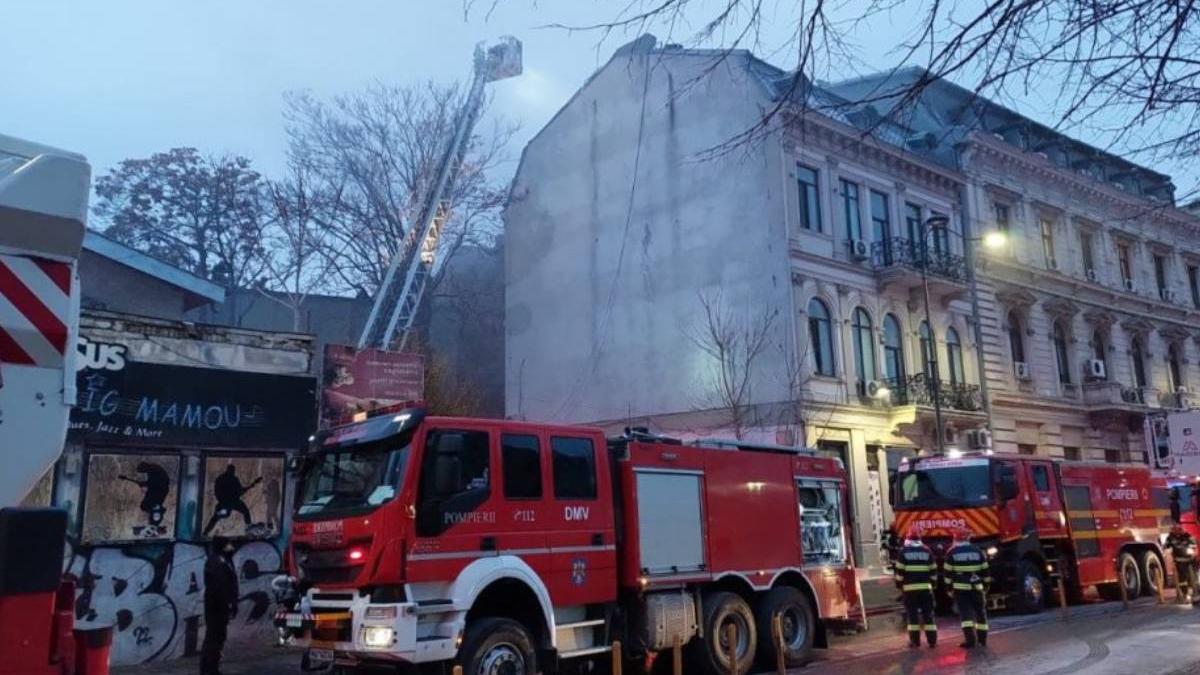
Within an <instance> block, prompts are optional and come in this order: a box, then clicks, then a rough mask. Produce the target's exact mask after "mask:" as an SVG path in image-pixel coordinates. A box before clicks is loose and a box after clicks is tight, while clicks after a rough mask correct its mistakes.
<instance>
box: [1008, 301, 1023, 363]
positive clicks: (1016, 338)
mask: <svg viewBox="0 0 1200 675" xmlns="http://www.w3.org/2000/svg"><path fill="white" fill-rule="evenodd" d="M1008 348H1009V349H1010V350H1011V351H1012V359H1013V362H1014V363H1024V362H1025V336H1024V335H1022V334H1021V318H1020V317H1018V316H1017V313H1016V312H1009V313H1008Z"/></svg>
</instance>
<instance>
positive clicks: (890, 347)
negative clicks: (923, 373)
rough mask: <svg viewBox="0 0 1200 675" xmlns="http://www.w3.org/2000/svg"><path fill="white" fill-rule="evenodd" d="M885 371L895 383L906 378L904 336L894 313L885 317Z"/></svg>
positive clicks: (888, 377)
mask: <svg viewBox="0 0 1200 675" xmlns="http://www.w3.org/2000/svg"><path fill="white" fill-rule="evenodd" d="M883 371H884V374H885V376H886V377H887V379H889V380H891V381H892V382H894V383H897V384H898V383H899V382H900V380H903V379H904V337H903V334H902V333H901V332H900V322H899V321H897V320H896V317H895V315H892V314H888V315H887V316H885V317H883Z"/></svg>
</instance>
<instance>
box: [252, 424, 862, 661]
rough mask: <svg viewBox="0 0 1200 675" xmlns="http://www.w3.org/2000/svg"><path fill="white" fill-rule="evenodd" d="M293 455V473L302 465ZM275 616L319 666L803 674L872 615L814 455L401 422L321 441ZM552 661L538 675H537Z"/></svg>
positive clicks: (833, 487) (824, 465)
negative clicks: (657, 663)
mask: <svg viewBox="0 0 1200 675" xmlns="http://www.w3.org/2000/svg"><path fill="white" fill-rule="evenodd" d="M297 464H300V463H299V462H298V463H297ZM292 468H293V469H295V470H298V471H299V472H300V488H299V495H298V497H297V504H298V507H297V511H296V517H295V524H294V527H293V531H292V539H291V542H290V546H289V558H290V561H291V562H290V565H291V570H292V575H293V577H294V582H295V583H296V584H298V585H299V587H300V589H301V598H302V599H301V600H300V601H299V604H298V607H297V608H296V609H295V610H293V611H284V612H281V613H280V614H278V615H277V616H276V623H277V625H279V626H280V627H281V628H282V629H283V630H285V631H286V632H287V633H289V634H290V635H291V637H292V639H293V643H294V644H296V645H298V646H301V647H304V648H306V649H307V650H308V651H307V659H306V660H307V661H308V662H309V664H310V666H315V665H317V664H318V663H320V662H329V661H333V662H334V663H335V664H336V665H337V666H338V667H339V668H343V669H345V670H353V669H354V668H355V667H356V666H360V665H371V664H402V663H436V662H454V663H457V664H461V665H463V666H464V670H465V671H466V672H469V673H473V674H474V673H486V674H488V675H493V674H499V673H517V674H525V673H528V674H530V675H532V674H533V673H536V672H542V671H544V672H556V671H557V669H558V667H559V663H560V662H564V664H565V663H568V662H569V660H572V659H579V660H578V661H574V662H575V663H581V662H583V661H582V660H583V659H586V658H588V657H592V658H597V659H601V658H607V657H606V656H605V655H606V654H607V653H609V652H610V651H611V644H612V642H613V641H614V640H619V641H621V643H622V644H623V645H624V650H623V651H624V655H625V656H626V657H632V658H637V659H644V660H653V658H654V656H655V654H656V653H658V652H661V651H663V650H670V649H671V648H672V647H673V645H674V644H675V643H676V641H678V642H679V644H683V645H686V646H687V651H688V653H689V658H691V659H694V661H693V663H694V664H695V665H693V666H689V668H688V670H687V671H686V672H700V671H704V672H709V673H726V672H731V670H732V669H731V667H730V666H731V663H730V658H729V656H728V655H729V651H730V649H729V647H730V645H729V644H728V642H727V639H728V634H727V633H726V631H727V630H728V627H729V626H732V627H733V628H734V635H735V636H736V638H735V640H736V642H735V645H736V646H735V651H736V654H737V669H738V672H741V673H744V672H748V669H749V667H750V665H751V663H752V661H754V660H755V659H756V658H763V659H768V660H771V662H772V663H773V662H774V661H773V659H774V658H775V656H776V654H775V646H774V645H775V644H776V643H775V641H773V640H771V639H769V636H770V634H771V630H772V628H771V627H772V625H773V622H774V619H775V617H779V619H780V624H781V627H782V634H783V640H782V643H783V645H784V648H783V652H784V657H785V659H786V660H787V662H788V663H790V664H793V665H794V664H799V663H802V662H803V661H805V660H806V658H807V657H808V656H809V653H810V650H811V648H812V647H813V646H814V644H815V645H816V646H821V645H822V644H823V639H824V632H825V628H826V627H827V626H828V625H829V624H830V623H831V622H846V623H847V624H850V625H863V623H864V622H865V613H864V610H863V607H862V603H861V601H860V589H859V586H858V582H857V577H856V575H855V571H854V566H853V559H852V557H851V554H850V550H849V547H848V537H847V517H846V508H845V504H846V494H847V493H846V474H845V472H844V470H843V467H842V466H841V464H840V462H839V461H838V460H835V459H831V458H826V457H822V456H819V455H817V454H816V453H815V452H809V451H803V450H797V449H794V448H780V447H773V446H748V445H743V444H739V443H731V442H721V441H709V442H698V443H693V444H684V443H681V442H680V441H678V440H672V439H668V438H663V437H658V436H650V435H648V434H645V433H644V432H639V431H631V432H627V433H626V435H625V436H623V437H621V438H617V439H612V440H606V439H605V437H604V435H603V433H602V432H601V430H599V429H594V428H587V427H577V426H550V425H542V424H532V423H525V422H517V421H504V420H481V419H460V418H446V417H432V416H426V415H425V413H424V412H423V411H422V410H421V409H420V408H409V409H405V410H401V411H389V412H385V413H384V414H377V415H376V416H374V417H372V418H371V419H368V420H365V421H362V422H358V423H353V424H349V425H345V426H341V427H337V428H334V429H332V430H330V431H327V432H322V433H319V434H317V435H316V436H314V437H313V439H312V443H311V447H310V451H309V452H308V453H307V454H306V456H305V457H304V458H303V462H302V466H293V467H292ZM539 669H540V670H539Z"/></svg>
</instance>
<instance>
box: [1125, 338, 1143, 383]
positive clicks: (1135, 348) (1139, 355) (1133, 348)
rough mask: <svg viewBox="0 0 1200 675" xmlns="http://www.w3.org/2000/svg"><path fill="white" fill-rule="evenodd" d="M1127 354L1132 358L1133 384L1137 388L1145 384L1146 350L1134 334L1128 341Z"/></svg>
mask: <svg viewBox="0 0 1200 675" xmlns="http://www.w3.org/2000/svg"><path fill="white" fill-rule="evenodd" d="M1129 356H1130V358H1132V359H1133V384H1134V385H1135V386H1137V387H1139V388H1140V387H1144V386H1146V350H1145V349H1143V348H1142V339H1141V338H1140V337H1137V336H1134V338H1133V340H1132V341H1130V343H1129Z"/></svg>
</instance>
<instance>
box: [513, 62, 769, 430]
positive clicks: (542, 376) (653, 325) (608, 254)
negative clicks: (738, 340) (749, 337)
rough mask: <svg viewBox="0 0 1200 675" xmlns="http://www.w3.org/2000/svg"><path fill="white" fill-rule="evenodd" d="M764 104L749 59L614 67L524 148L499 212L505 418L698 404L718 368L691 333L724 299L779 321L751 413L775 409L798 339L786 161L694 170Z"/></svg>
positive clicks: (756, 154) (725, 157) (572, 417)
mask: <svg viewBox="0 0 1200 675" xmlns="http://www.w3.org/2000/svg"><path fill="white" fill-rule="evenodd" d="M710 69H711V72H708V71H709V70H710ZM647 78H648V79H647ZM765 104H766V103H765V100H764V90H763V89H762V85H761V83H760V82H758V81H757V80H755V79H754V77H753V75H751V73H750V72H749V71H748V70H746V68H745V60H744V57H742V56H736V55H735V56H734V57H732V58H730V59H728V60H727V61H725V62H722V63H715V62H714V60H713V57H710V56H703V55H690V54H672V53H670V52H666V53H664V52H661V51H656V52H651V53H641V54H630V53H618V54H617V55H616V56H615V57H614V58H613V60H612V61H610V62H609V63H608V64H607V65H606V66H605V67H604V68H602V69H601V70H600V71H599V72H598V73H596V74H595V75H594V76H593V78H592V79H591V80H589V82H588V83H587V84H585V85H584V87H583V88H582V89H581V90H580V91H579V92H578V93H576V95H575V96H574V97H573V98H572V99H571V101H570V102H569V103H568V104H567V105H566V107H565V108H564V109H563V110H562V111H560V113H559V114H558V115H557V116H556V117H555V118H554V120H552V121H551V122H550V124H549V125H548V126H547V127H546V128H545V129H543V130H542V132H541V133H540V134H539V135H538V136H537V137H536V138H535V139H534V140H533V141H532V142H531V143H530V144H529V146H528V147H527V148H526V150H525V153H524V156H523V158H522V162H521V165H520V168H519V170H518V172H517V175H516V178H515V180H514V184H513V188H512V194H511V197H510V202H509V205H508V207H507V209H506V211H505V221H506V228H507V229H506V278H507V286H506V355H505V358H506V396H505V399H506V408H507V412H508V414H509V415H513V416H521V417H524V418H527V419H536V420H547V421H550V420H554V421H589V420H604V419H619V418H623V417H625V416H626V415H629V414H631V413H632V414H634V415H654V414H661V413H669V412H676V411H683V410H691V409H694V408H696V407H698V401H697V393H698V386H699V382H700V381H701V380H702V379H703V378H704V377H705V376H706V373H707V372H709V371H710V369H711V368H712V367H713V363H712V361H711V359H709V358H708V357H705V356H704V355H703V354H702V353H701V351H700V350H699V349H698V348H697V347H696V345H695V344H693V343H692V342H691V341H690V340H689V339H688V337H687V332H688V330H689V328H690V327H694V326H695V325H696V323H697V314H698V312H699V311H700V302H699V294H700V293H710V294H711V293H716V292H718V291H719V292H720V293H721V294H722V298H723V302H724V303H725V305H726V306H728V307H730V308H731V309H733V310H734V311H735V313H736V314H737V315H738V316H739V317H743V318H744V317H747V316H750V315H754V314H756V313H761V312H762V311H773V310H777V311H778V312H779V313H780V314H779V316H778V317H777V319H776V321H775V323H774V331H773V334H772V336H771V338H770V342H771V345H772V346H771V347H770V348H769V349H766V350H765V351H764V353H763V357H762V359H761V369H760V370H761V372H760V374H759V375H758V376H757V377H756V382H755V385H754V388H753V398H754V400H756V401H775V400H781V399H782V398H784V397H785V388H784V387H783V386H782V384H781V383H780V382H779V380H778V378H776V377H772V376H771V375H770V373H771V372H772V371H773V370H774V371H778V370H779V369H780V368H781V363H780V356H779V354H780V350H779V348H778V346H777V345H780V344H783V343H784V342H785V340H787V339H789V335H790V331H791V329H790V326H789V325H788V321H787V320H786V317H787V315H788V312H789V309H790V298H789V295H788V294H789V293H790V286H791V283H790V279H789V275H788V261H787V235H786V230H785V224H784V222H783V216H782V210H783V206H782V195H781V190H782V188H783V185H782V183H783V181H782V180H781V178H780V177H781V173H780V172H779V168H778V167H779V155H778V153H775V152H763V150H762V145H754V146H749V147H747V148H740V149H737V150H735V151H733V152H730V153H725V154H720V155H718V156H716V157H711V158H707V159H701V157H700V156H699V155H700V154H701V153H702V152H703V151H705V150H707V149H709V148H712V147H714V146H717V145H719V144H720V143H722V142H724V141H727V140H728V139H730V138H733V137H735V136H736V135H737V134H738V133H740V132H743V131H745V130H746V129H748V128H749V127H750V126H751V125H753V123H754V121H756V120H758V119H760V117H761V114H760V106H762V105H765ZM763 145H770V142H769V141H768V142H766V143H764V144H763ZM700 405H702V404H700Z"/></svg>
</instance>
